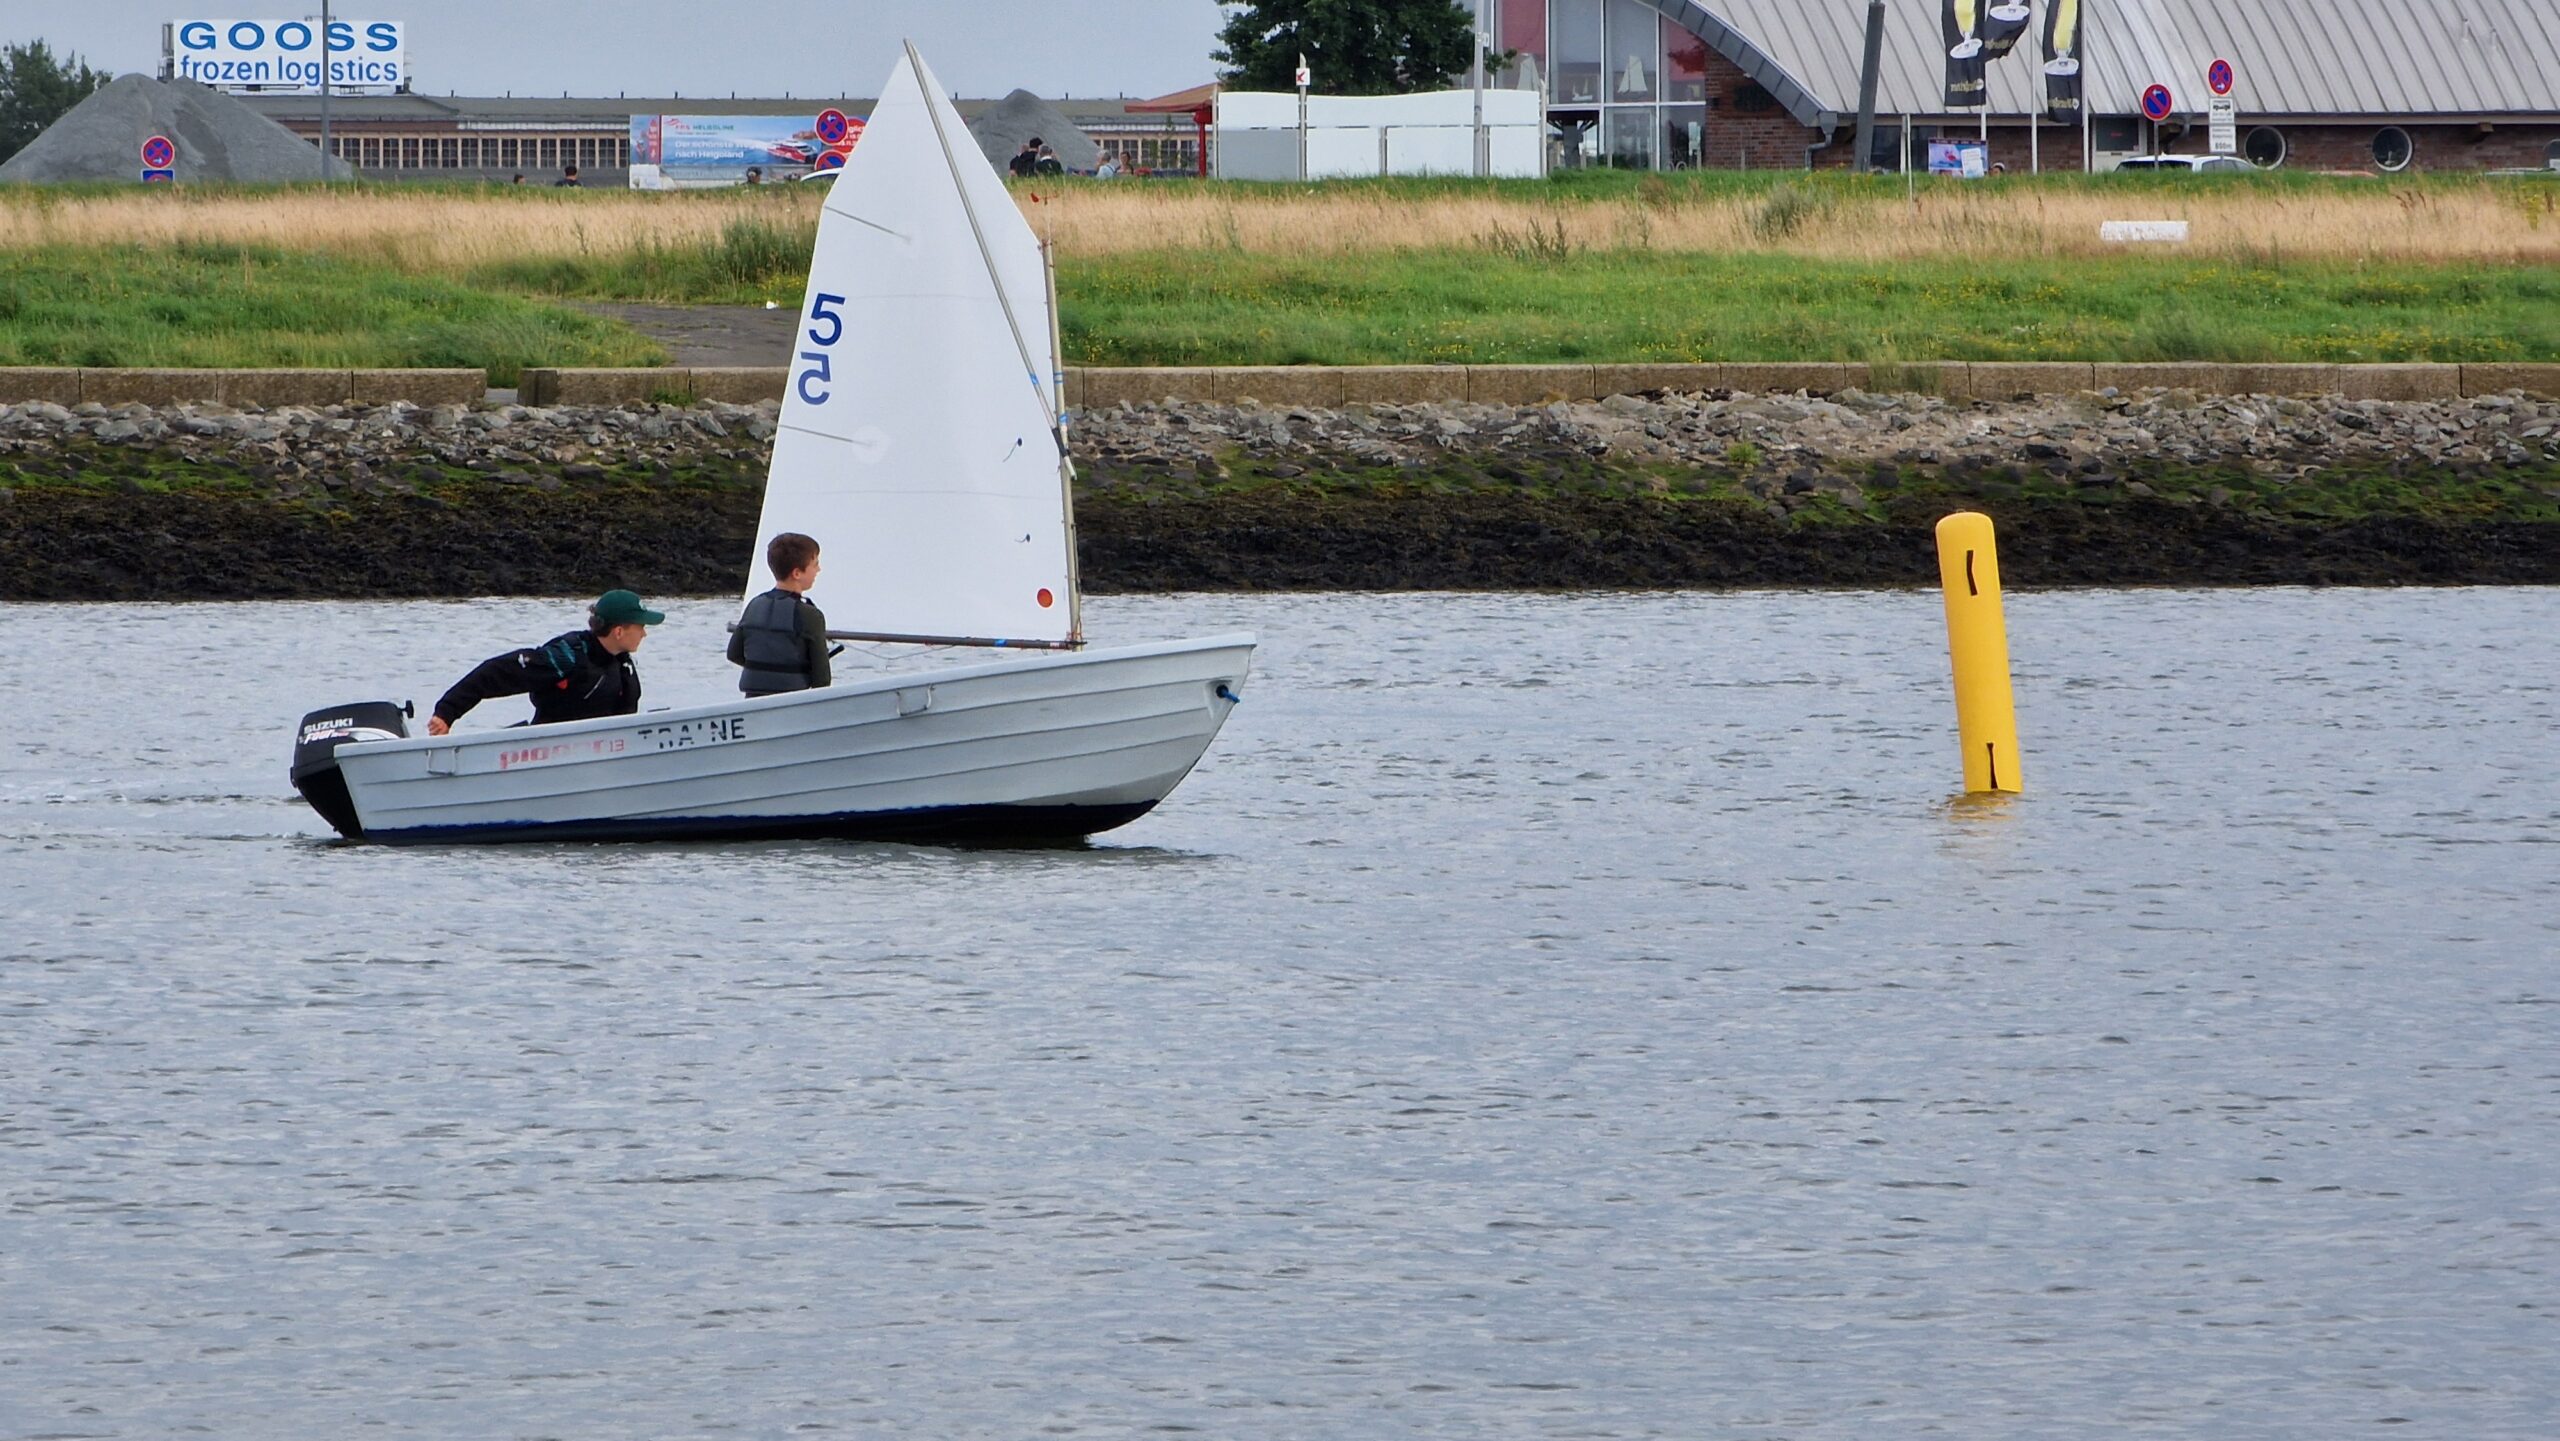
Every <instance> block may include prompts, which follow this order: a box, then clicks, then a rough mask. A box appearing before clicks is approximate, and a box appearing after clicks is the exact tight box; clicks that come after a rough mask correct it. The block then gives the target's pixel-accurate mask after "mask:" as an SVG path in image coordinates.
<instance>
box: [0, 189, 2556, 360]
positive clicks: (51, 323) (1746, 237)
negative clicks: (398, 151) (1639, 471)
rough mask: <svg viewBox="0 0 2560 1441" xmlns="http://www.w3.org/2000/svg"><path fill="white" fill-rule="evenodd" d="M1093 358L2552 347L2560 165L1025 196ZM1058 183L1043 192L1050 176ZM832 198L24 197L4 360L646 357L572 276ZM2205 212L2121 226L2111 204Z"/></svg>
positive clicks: (2072, 355)
mask: <svg viewBox="0 0 2560 1441" xmlns="http://www.w3.org/2000/svg"><path fill="white" fill-rule="evenodd" d="M1017 193H1018V197H1019V199H1020V201H1021V203H1022V206H1023V209H1024V211H1025V213H1026V214H1028V215H1029V216H1031V218H1032V220H1033V223H1034V224H1035V225H1036V226H1039V227H1041V228H1043V229H1045V230H1048V231H1049V232H1050V233H1052V234H1053V235H1054V236H1055V238H1056V240H1057V242H1058V248H1059V251H1060V253H1061V255H1062V257H1063V258H1062V262H1061V272H1060V292H1061V296H1062V306H1063V310H1064V316H1063V328H1064V330H1065V332H1066V345H1067V350H1068V360H1069V361H1070V363H1077V364H1100V365H1143V364H1157V365H1173V364H1294V363H1319V364H1375V363H1419V362H1444V361H1459V362H1478V363H1494V362H1536V361H1552V360H1851V361H1857V360H1886V361H1892V360H1921V359H1984V360H2008V359H2066V358H2067V359H2080V360H2187V359H2193V360H2214V361H2258V360H2302V361H2381V360H2437V361H2448V360H2468V361H2513V360H2521V361H2550V360H2560V186H2555V185H2551V184H2546V183H2537V182H2533V181H2523V182H2516V181H2505V180H2486V179H2479V178H2472V177H2425V178H2416V179H2403V180H2390V181H2384V180H2380V179H2356V178H2333V177H2319V176H2306V175H2267V176H2256V175H2251V176H2237V177H2192V176H2190V177H2149V176H2146V177H2129V176H2119V177H2082V176H2044V177H2008V178H2006V179H2004V180H2000V181H1994V182H1989V183H1985V184H1978V185H1970V186H1957V185H1952V184H1943V183H1942V184H1936V185H1923V186H1921V187H1920V188H1919V191H1918V195H1917V199H1916V200H1913V199H1911V198H1907V197H1906V193H1905V190H1904V188H1903V186H1902V184H1901V182H1899V181H1890V180H1866V179H1860V178H1856V177H1844V176H1802V175H1798V176H1791V177H1778V176H1769V175H1730V174H1718V173H1701V174H1696V175H1686V176H1669V177H1665V176H1636V175H1622V174H1615V173H1598V174H1592V173H1585V174H1578V175H1573V176H1568V177H1560V178H1558V179H1555V180H1550V181H1545V182H1503V183H1495V184H1489V185H1488V184H1478V183H1474V182H1464V181H1392V182H1348V183H1336V184H1328V185H1321V186H1313V187H1303V186H1265V185H1200V184H1191V183H1139V182H1125V181H1124V182H1066V183H1054V182H1053V183H1049V184H1044V185H1041V186H1038V187H1035V188H1032V189H1024V190H1019V191H1018V192H1017ZM1034 194H1036V195H1037V196H1038V199H1037V200H1036V202H1035V201H1034V200H1033V199H1032V198H1031V197H1032V196H1033V195H1034ZM820 201H821V197H820V196H819V195H818V194H816V193H813V192H812V191H811V190H809V189H807V188H803V187H793V186H773V187H768V188H766V189H764V190H762V191H721V192H702V193H689V194H679V195H643V194H633V193H629V192H613V191H592V192H584V191H555V190H548V189H546V190H541V191H524V190H514V189H498V188H490V187H425V188H421V187H409V186H361V185H359V186H346V187H340V188H338V189H335V190H330V191H322V190H320V189H317V188H314V187H284V188H263V189H223V188H218V187H198V188H193V189H189V190H183V191H178V192H174V193H172V192H140V191H137V190H135V189H134V188H132V187H99V188H94V189H72V190H43V191H37V190H32V189H28V190H17V191H0V364H20V365H25V364H54V365H219V366H232V365H350V366H366V365H437V364H443V365H474V364H476V365H482V366H486V367H487V368H488V369H489V370H490V371H491V373H492V375H493V377H494V378H496V379H497V380H498V382H499V383H502V384H503V383H507V382H508V381H511V380H512V379H513V377H514V372H515V370H516V368H517V367H518V366H521V365H530V364H548V365H628V364H649V363H653V362H655V361H657V360H661V359H663V358H664V352H663V351H662V350H660V349H659V347H657V346H656V345H655V344H654V343H653V342H650V341H648V340H646V339H645V338H643V337H640V336H637V335H635V334H634V333H632V332H631V331H629V330H627V329H625V328H623V327H620V326H618V325H615V324H612V323H610V322H607V321H603V320H600V319H598V318H596V317H593V316H590V315H587V314H585V313H584V312H581V311H578V310H576V309H574V308H573V307H572V306H570V305H566V304H563V303H561V302H570V301H579V300H639V301H660V302H673V303H715V304H748V303H760V302H762V301H765V300H777V301H780V302H782V303H785V304H793V303H796V302H797V300H798V298H799V294H800V290H801V286H802V281H803V274H804V269H803V268H804V265H805V258H806V255H807V252H808V244H809V236H810V234H811V233H812V231H813V228H814V225H815V220H816V211H817V206H818V204H819V203H820ZM2130 217H2140V218H2173V219H2185V220H2188V221H2189V222H2190V223H2191V225H2192V226H2193V227H2194V233H2195V235H2196V237H2197V238H2196V240H2195V242H2194V243H2192V244H2191V245H2189V246H2186V247H2182V248H2178V249H2174V250H2146V251H2138V252H2127V251H2125V250H2123V249H2121V248H2117V247H2107V246H2103V245H2101V244H2100V243H2099V241H2098V239H2097V229H2098V223H2099V222H2100V221H2101V220H2104V219H2110V218H2130Z"/></svg>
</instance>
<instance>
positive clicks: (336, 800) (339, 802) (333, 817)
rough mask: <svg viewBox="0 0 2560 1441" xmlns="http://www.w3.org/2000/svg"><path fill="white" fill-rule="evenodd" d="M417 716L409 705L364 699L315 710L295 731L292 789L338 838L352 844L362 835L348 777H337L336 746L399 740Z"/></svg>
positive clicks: (303, 719) (362, 831)
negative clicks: (316, 812)
mask: <svg viewBox="0 0 2560 1441" xmlns="http://www.w3.org/2000/svg"><path fill="white" fill-rule="evenodd" d="M413 714H415V712H414V711H412V710H411V709H410V708H409V706H408V705H407V704H405V703H403V704H398V705H395V704H393V703H392V702H390V701H387V700H365V701H357V702H356V703H355V704H353V705H342V706H331V707H330V708H329V709H327V710H316V711H313V712H312V713H311V714H309V715H307V716H304V717H303V718H302V724H301V725H300V726H298V727H296V728H295V730H294V740H293V788H294V789H295V790H298V791H300V792H302V798H303V799H304V800H306V801H309V802H311V808H312V809H313V810H315V811H318V812H319V813H320V819H322V820H324V821H327V822H328V823H329V824H330V825H331V826H333V827H335V828H336V829H337V832H338V834H340V835H342V836H345V837H346V838H348V839H349V840H355V839H357V838H359V837H361V836H363V834H364V826H363V825H362V824H361V823H360V822H358V821H357V820H356V803H355V801H354V800H353V799H352V798H350V797H349V796H348V795H347V778H346V777H345V776H343V775H341V774H339V772H338V747H340V746H342V745H345V744H346V743H347V742H349V741H396V740H400V739H402V738H403V737H405V736H407V735H408V734H409V722H408V717H409V716H411V715H413Z"/></svg>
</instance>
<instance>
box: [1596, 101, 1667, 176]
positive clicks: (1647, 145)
mask: <svg viewBox="0 0 2560 1441" xmlns="http://www.w3.org/2000/svg"><path fill="white" fill-rule="evenodd" d="M1600 113H1601V116H1602V123H1601V127H1600V128H1601V131H1602V136H1601V144H1602V148H1603V150H1604V151H1605V152H1606V153H1607V155H1608V163H1609V165H1610V167H1611V168H1612V169H1616V170H1651V169H1652V168H1653V154H1654V148H1653V123H1654V122H1653V117H1654V114H1655V111H1654V108H1653V107H1652V106H1650V105H1612V106H1610V107H1609V108H1608V109H1606V110H1604V111H1602V112H1600Z"/></svg>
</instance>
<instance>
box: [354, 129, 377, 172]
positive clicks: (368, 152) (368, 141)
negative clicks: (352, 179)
mask: <svg viewBox="0 0 2560 1441" xmlns="http://www.w3.org/2000/svg"><path fill="white" fill-rule="evenodd" d="M358 156H359V158H358V159H357V161H356V163H357V164H358V165H361V166H363V167H365V168H366V169H368V170H379V169H381V168H382V140H381V138H380V137H379V136H373V135H368V136H366V137H365V138H364V149H363V150H361V151H359V152H358Z"/></svg>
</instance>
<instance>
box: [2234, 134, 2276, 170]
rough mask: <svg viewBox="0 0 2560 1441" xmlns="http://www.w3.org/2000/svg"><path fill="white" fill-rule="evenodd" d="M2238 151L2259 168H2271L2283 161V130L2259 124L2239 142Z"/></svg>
mask: <svg viewBox="0 0 2560 1441" xmlns="http://www.w3.org/2000/svg"><path fill="white" fill-rule="evenodd" d="M2240 153H2241V154H2242V155H2244V156H2246V157H2247V158H2248V161H2249V163H2250V164H2252V165H2255V166H2257V167H2258V168H2259V169H2260V170H2273V169H2275V168H2276V167H2277V166H2279V165H2282V164H2283V163H2284V156H2285V143H2284V132H2283V131H2281V130H2278V129H2277V128H2275V127H2274V126H2272V125H2261V126H2259V127H2258V128H2256V129H2255V130H2252V131H2250V132H2249V138H2248V139H2246V140H2243V141H2241V142H2240Z"/></svg>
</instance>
